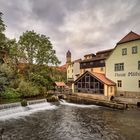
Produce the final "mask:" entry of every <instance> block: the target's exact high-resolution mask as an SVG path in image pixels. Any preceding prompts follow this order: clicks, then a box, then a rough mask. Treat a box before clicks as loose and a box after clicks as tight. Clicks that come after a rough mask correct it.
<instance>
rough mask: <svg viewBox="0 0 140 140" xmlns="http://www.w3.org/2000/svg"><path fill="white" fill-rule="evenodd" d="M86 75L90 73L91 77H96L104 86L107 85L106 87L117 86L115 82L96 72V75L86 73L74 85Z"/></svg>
mask: <svg viewBox="0 0 140 140" xmlns="http://www.w3.org/2000/svg"><path fill="white" fill-rule="evenodd" d="M86 73H89V74H90V75H92V76H93V77H95V78H96V79H97V80H99V81H100V82H101V83H103V84H106V85H109V86H115V85H116V83H115V82H113V81H111V80H110V79H108V78H107V77H105V74H101V73H95V72H94V73H91V72H89V71H86V72H85V73H83V74H82V75H81V76H80V77H79V78H78V79H77V80H76V81H74V83H76V82H77V81H78V80H79V79H80V78H81V77H83V75H85V74H86Z"/></svg>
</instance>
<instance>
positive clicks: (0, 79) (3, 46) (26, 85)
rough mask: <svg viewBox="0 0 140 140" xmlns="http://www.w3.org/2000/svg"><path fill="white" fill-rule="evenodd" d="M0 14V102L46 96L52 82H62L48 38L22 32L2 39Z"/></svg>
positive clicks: (2, 27) (3, 28) (64, 75)
mask: <svg viewBox="0 0 140 140" xmlns="http://www.w3.org/2000/svg"><path fill="white" fill-rule="evenodd" d="M2 16H3V14H2V13H1V12H0V99H1V100H2V99H5V98H7V99H11V98H14V99H15V98H28V97H36V96H46V94H47V92H48V90H50V89H52V88H53V82H54V81H66V73H65V72H62V71H60V70H59V69H57V65H58V64H60V61H59V60H58V58H57V56H56V52H55V50H54V49H53V45H52V43H51V41H50V38H49V37H46V35H42V34H38V33H36V32H35V31H26V32H24V33H23V34H22V35H21V36H20V37H19V39H18V41H17V40H16V39H9V38H7V37H6V35H5V30H6V25H5V23H4V21H3V20H2Z"/></svg>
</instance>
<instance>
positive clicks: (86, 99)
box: [67, 93, 127, 110]
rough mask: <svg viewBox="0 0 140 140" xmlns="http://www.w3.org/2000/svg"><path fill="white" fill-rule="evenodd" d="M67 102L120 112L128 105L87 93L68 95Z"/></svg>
mask: <svg viewBox="0 0 140 140" xmlns="http://www.w3.org/2000/svg"><path fill="white" fill-rule="evenodd" d="M67 101H68V102H73V103H80V104H87V105H91V104H94V105H99V106H104V107H110V108H113V109H120V110H124V109H126V108H127V105H126V104H125V103H117V102H114V101H110V100H109V99H108V98H107V97H105V96H103V95H92V94H87V93H75V94H72V95H67Z"/></svg>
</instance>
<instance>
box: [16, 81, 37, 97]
mask: <svg viewBox="0 0 140 140" xmlns="http://www.w3.org/2000/svg"><path fill="white" fill-rule="evenodd" d="M17 91H18V92H19V93H20V94H21V96H22V97H33V96H37V95H39V94H40V93H39V88H38V87H37V86H34V85H32V83H30V82H26V81H21V82H20V83H19V87H18V89H17Z"/></svg>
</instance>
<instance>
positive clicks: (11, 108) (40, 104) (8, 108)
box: [0, 99, 56, 120]
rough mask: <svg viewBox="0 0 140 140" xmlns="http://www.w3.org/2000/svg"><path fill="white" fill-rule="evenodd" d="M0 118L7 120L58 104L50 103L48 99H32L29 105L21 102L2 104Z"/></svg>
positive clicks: (48, 108) (51, 107) (52, 107)
mask: <svg viewBox="0 0 140 140" xmlns="http://www.w3.org/2000/svg"><path fill="white" fill-rule="evenodd" d="M0 106H1V109H0V120H7V119H11V118H18V117H20V116H27V115H30V114H31V113H34V112H37V111H41V110H52V109H55V108H56V106H55V105H52V104H51V103H48V102H47V101H46V99H40V100H32V101H28V102H27V106H25V107H23V106H21V103H11V104H4V105H0Z"/></svg>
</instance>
